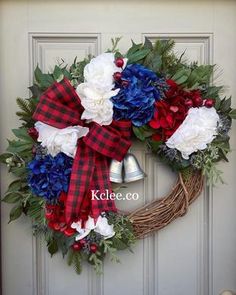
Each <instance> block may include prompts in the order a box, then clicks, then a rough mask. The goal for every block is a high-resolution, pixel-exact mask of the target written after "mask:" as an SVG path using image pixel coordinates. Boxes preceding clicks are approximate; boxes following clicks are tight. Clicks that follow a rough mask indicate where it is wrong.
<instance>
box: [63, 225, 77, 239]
mask: <svg viewBox="0 0 236 295" xmlns="http://www.w3.org/2000/svg"><path fill="white" fill-rule="evenodd" d="M75 232H76V230H75V229H73V228H70V227H68V228H66V229H65V230H64V235H66V236H67V237H70V236H72V235H73V234H74V233H75Z"/></svg>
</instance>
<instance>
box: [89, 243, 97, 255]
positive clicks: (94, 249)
mask: <svg viewBox="0 0 236 295" xmlns="http://www.w3.org/2000/svg"><path fill="white" fill-rule="evenodd" d="M97 249H98V246H97V244H95V243H92V244H91V245H90V251H91V252H92V253H96V252H97Z"/></svg>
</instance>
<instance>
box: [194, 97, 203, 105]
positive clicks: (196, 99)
mask: <svg viewBox="0 0 236 295" xmlns="http://www.w3.org/2000/svg"><path fill="white" fill-rule="evenodd" d="M193 103H194V106H195V107H200V106H202V104H203V99H202V98H201V97H200V96H197V97H195V98H194V99H193Z"/></svg>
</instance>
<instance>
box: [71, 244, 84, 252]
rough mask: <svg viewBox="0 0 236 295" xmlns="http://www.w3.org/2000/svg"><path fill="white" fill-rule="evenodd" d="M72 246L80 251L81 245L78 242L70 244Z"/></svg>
mask: <svg viewBox="0 0 236 295" xmlns="http://www.w3.org/2000/svg"><path fill="white" fill-rule="evenodd" d="M72 248H73V250H75V251H80V250H81V248H82V247H81V245H80V243H75V244H73V245H72Z"/></svg>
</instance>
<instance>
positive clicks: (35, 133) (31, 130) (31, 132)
mask: <svg viewBox="0 0 236 295" xmlns="http://www.w3.org/2000/svg"><path fill="white" fill-rule="evenodd" d="M27 132H28V134H29V136H30V137H32V138H33V139H34V140H37V139H38V136H39V133H38V131H37V130H36V129H35V128H34V127H31V128H29V129H28V131H27Z"/></svg>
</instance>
